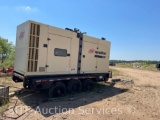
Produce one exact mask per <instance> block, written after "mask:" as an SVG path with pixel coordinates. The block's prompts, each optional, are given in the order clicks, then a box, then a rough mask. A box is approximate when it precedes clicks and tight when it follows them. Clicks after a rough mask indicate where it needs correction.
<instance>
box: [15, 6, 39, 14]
mask: <svg viewBox="0 0 160 120" xmlns="http://www.w3.org/2000/svg"><path fill="white" fill-rule="evenodd" d="M16 10H18V11H23V12H26V13H36V12H38V9H37V8H34V7H30V6H17V7H16Z"/></svg>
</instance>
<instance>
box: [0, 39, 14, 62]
mask: <svg viewBox="0 0 160 120" xmlns="http://www.w3.org/2000/svg"><path fill="white" fill-rule="evenodd" d="M11 53H12V54H14V45H13V44H12V43H11V42H8V40H7V39H5V38H2V37H0V59H1V62H2V63H3V62H4V61H5V60H6V59H7V58H9V57H10V54H11ZM13 56H14V55H13ZM13 59H14V58H13Z"/></svg>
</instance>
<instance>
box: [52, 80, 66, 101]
mask: <svg viewBox="0 0 160 120" xmlns="http://www.w3.org/2000/svg"><path fill="white" fill-rule="evenodd" d="M65 94H66V86H65V84H64V83H62V82H57V83H55V84H54V85H53V86H52V87H51V88H50V89H49V97H51V98H53V97H62V96H64V95H65Z"/></svg>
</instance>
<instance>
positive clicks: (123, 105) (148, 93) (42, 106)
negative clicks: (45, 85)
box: [2, 67, 160, 120]
mask: <svg viewBox="0 0 160 120" xmlns="http://www.w3.org/2000/svg"><path fill="white" fill-rule="evenodd" d="M111 69H114V70H116V71H119V74H118V75H115V76H114V78H113V79H114V80H118V79H121V80H122V81H121V82H116V83H113V82H111V80H112V79H110V80H109V81H108V82H106V83H99V84H95V88H94V90H93V91H90V92H87V93H84V92H82V93H80V94H78V95H66V96H65V97H63V98H57V99H48V96H47V91H43V92H32V91H25V92H23V93H22V94H19V95H16V96H15V97H12V98H11V99H10V107H9V108H8V109H7V110H6V112H5V113H4V114H3V116H2V119H6V120H12V119H18V120H25V119H26V120H32V119H34V120H46V119H47V120H64V119H65V120H75V119H76V120H128V119H129V120H159V119H160V97H159V96H160V72H153V71H146V70H138V69H131V68H118V67H111Z"/></svg>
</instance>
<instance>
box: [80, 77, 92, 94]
mask: <svg viewBox="0 0 160 120" xmlns="http://www.w3.org/2000/svg"><path fill="white" fill-rule="evenodd" d="M93 83H94V82H93V80H92V79H86V80H84V81H83V83H82V84H83V90H84V91H89V90H92V89H93Z"/></svg>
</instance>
